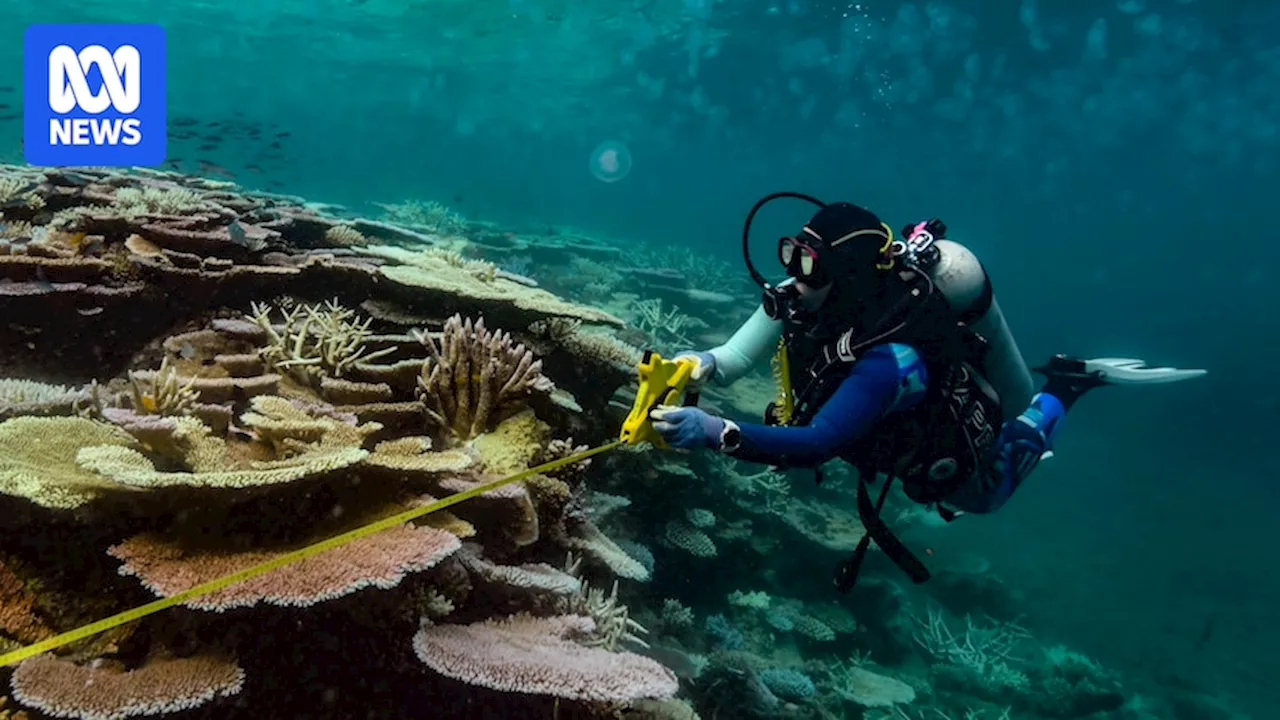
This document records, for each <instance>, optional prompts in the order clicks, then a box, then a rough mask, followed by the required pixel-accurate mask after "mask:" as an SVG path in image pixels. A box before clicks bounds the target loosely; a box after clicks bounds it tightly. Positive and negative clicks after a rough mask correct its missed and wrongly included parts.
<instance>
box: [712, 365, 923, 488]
mask: <svg viewBox="0 0 1280 720" xmlns="http://www.w3.org/2000/svg"><path fill="white" fill-rule="evenodd" d="M927 385H928V375H927V372H926V370H925V365H924V361H923V360H921V358H920V356H919V354H918V353H917V352H916V351H915V350H914V349H913V348H911V347H910V346H908V345H903V344H900V343H892V344H887V345H876V346H874V347H872V348H870V349H869V350H867V352H866V354H864V355H863V356H862V357H861V358H860V359H859V360H858V361H857V362H856V363H854V365H853V368H851V369H850V371H849V375H848V377H846V378H845V379H844V382H842V383H840V387H839V388H837V389H836V391H835V394H833V395H832V396H831V399H829V400H828V401H827V402H826V404H824V405H823V406H822V409H821V410H819V411H818V414H817V415H816V416H815V417H814V418H813V421H812V422H810V423H809V424H808V425H805V426H802V427H782V426H770V425H759V424H754V423H751V424H740V425H739V428H741V430H742V439H741V442H740V443H739V445H738V448H737V449H736V450H734V451H733V452H732V453H730V454H731V455H733V456H734V457H736V458H739V459H741V460H747V461H750V462H759V463H768V464H773V465H790V466H798V467H806V466H814V465H819V464H821V463H823V462H826V461H827V460H830V459H831V458H833V457H836V456H837V455H840V454H841V453H843V452H845V451H846V450H847V449H848V448H849V446H850V445H851V444H852V443H853V442H855V441H856V440H858V439H859V438H861V437H862V436H864V435H866V434H867V433H868V432H869V431H870V430H871V428H872V427H874V426H875V423H876V422H877V421H878V420H879V419H880V418H881V417H882V416H884V415H885V414H886V413H889V412H895V411H898V410H906V409H909V408H911V407H914V406H915V405H916V404H917V403H918V402H920V399H921V398H922V397H923V396H924V391H925V388H926V387H927Z"/></svg>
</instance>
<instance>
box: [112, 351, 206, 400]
mask: <svg viewBox="0 0 1280 720" xmlns="http://www.w3.org/2000/svg"><path fill="white" fill-rule="evenodd" d="M195 384H196V378H194V377H193V378H190V379H188V380H187V381H186V382H185V383H183V382H182V381H181V380H180V379H179V377H178V372H177V371H176V370H175V369H174V367H173V365H172V364H171V363H170V362H169V356H168V355H165V356H164V359H163V360H161V361H160V369H159V370H157V371H156V373H155V374H154V375H150V376H140V375H138V374H137V373H129V390H130V393H131V394H132V399H133V410H134V412H137V413H139V414H142V415H183V414H185V413H186V412H187V411H188V410H190V409H191V406H192V405H194V404H195V403H196V401H197V400H199V399H200V393H198V392H196V390H195Z"/></svg>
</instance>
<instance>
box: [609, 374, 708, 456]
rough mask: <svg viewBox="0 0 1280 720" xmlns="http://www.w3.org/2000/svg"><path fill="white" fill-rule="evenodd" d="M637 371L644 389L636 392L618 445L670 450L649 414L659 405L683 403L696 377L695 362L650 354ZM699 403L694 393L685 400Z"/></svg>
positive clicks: (692, 403)
mask: <svg viewBox="0 0 1280 720" xmlns="http://www.w3.org/2000/svg"><path fill="white" fill-rule="evenodd" d="M636 367H637V369H638V370H639V371H640V388H639V389H638V390H637V391H636V399H635V402H634V403H632V405H631V412H630V413H629V414H628V415H627V419H626V420H624V421H623V422H622V430H621V431H620V432H619V433H618V441H619V442H622V443H625V444H627V445H638V444H640V443H651V444H652V445H653V446H654V447H659V448H666V447H668V445H667V443H666V441H664V440H663V439H662V436H661V435H659V434H658V431H656V430H654V429H653V422H652V421H651V420H649V413H650V412H652V411H653V409H654V408H656V407H658V406H659V405H671V404H674V403H676V402H678V401H679V400H680V396H681V395H682V394H684V389H685V387H686V386H687V385H688V384H689V378H690V377H692V376H693V369H694V367H695V365H694V361H693V360H685V359H683V358H682V359H679V360H664V359H663V357H662V356H661V355H659V354H658V353H656V352H654V351H652V350H646V351H645V353H644V357H642V358H640V364H639V365H637V366H636ZM697 403H698V394H697V393H692V392H691V393H689V394H688V395H687V396H686V397H685V401H684V404H685V405H696V404H697Z"/></svg>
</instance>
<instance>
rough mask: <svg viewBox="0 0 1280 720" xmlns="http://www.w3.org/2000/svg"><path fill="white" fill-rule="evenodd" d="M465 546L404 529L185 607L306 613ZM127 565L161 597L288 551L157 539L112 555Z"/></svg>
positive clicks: (129, 543)
mask: <svg viewBox="0 0 1280 720" xmlns="http://www.w3.org/2000/svg"><path fill="white" fill-rule="evenodd" d="M460 547H462V543H461V541H459V540H458V538H457V536H455V535H453V534H452V533H448V532H445V531H444V530H437V529H435V528H432V527H426V526H424V527H414V526H412V525H402V526H400V527H395V528H390V529H387V530H383V531H381V532H377V533H374V534H373V535H368V536H366V537H363V538H360V539H358V540H353V541H351V542H349V543H347V544H346V545H341V546H339V547H336V548H332V549H329V550H326V551H325V552H323V553H320V554H319V555H313V556H311V557H308V558H304V559H302V560H298V561H297V562H293V563H290V564H288V565H286V566H284V567H282V568H279V569H277V570H273V571H271V572H269V573H266V574H263V575H259V576H257V577H253V578H249V579H248V580H242V581H240V582H238V583H236V584H234V585H231V586H230V587H227V588H224V589H222V590H219V591H217V592H213V593H210V594H208V595H205V596H202V597H198V598H193V599H191V600H188V601H187V602H185V603H183V604H184V605H186V606H187V607H191V608H196V609H198V610H212V611H215V612H222V611H224V610H229V609H231V608H237V607H249V606H252V605H256V604H257V603H259V602H265V603H269V604H272V605H284V606H293V607H307V606H310V605H315V604H317V603H321V602H324V601H326V600H332V599H335V598H339V597H342V596H344V595H349V594H351V593H353V592H356V591H357V590H360V589H362V588H366V587H371V586H372V587H378V588H383V589H388V588H393V587H395V586H396V585H398V584H400V581H401V580H403V579H404V576H405V575H406V574H408V573H410V572H417V571H421V570H426V569H428V568H431V567H433V566H435V565H436V564H437V563H439V562H440V561H441V560H443V559H444V558H446V557H448V556H449V555H452V554H453V553H454V552H455V551H456V550H458V549H459V548H460ZM107 552H108V553H109V554H110V555H111V556H113V557H115V558H117V559H119V560H122V561H123V562H124V564H123V565H122V566H121V567H120V574H122V575H136V576H137V577H138V578H139V579H140V580H142V584H143V585H145V586H146V587H147V588H148V589H149V590H151V591H152V592H154V593H155V594H157V595H159V596H160V597H169V596H171V595H175V594H177V593H179V592H182V591H184V590H187V589H188V588H191V587H194V586H196V585H198V584H200V583H204V582H208V581H210V580H213V579H215V578H219V577H223V576H224V575H229V574H231V573H234V572H237V571H239V570H243V569H245V568H247V567H250V566H253V565H257V564H259V563H262V562H266V561H268V560H271V559H273V558H275V557H278V556H279V555H282V554H283V553H284V551H275V552H272V551H248V552H226V551H193V552H188V551H186V550H184V549H183V548H182V547H180V546H178V545H176V544H173V543H170V542H167V541H165V540H163V539H161V538H159V537H157V536H155V535H152V534H144V535H137V536H134V537H131V538H129V539H128V540H125V541H124V542H122V543H120V544H119V545H115V546H113V547H111V548H110V549H109V550H108V551H107Z"/></svg>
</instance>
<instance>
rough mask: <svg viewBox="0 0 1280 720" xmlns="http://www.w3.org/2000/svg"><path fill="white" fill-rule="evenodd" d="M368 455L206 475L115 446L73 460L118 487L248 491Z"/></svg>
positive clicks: (309, 457) (308, 458) (313, 456)
mask: <svg viewBox="0 0 1280 720" xmlns="http://www.w3.org/2000/svg"><path fill="white" fill-rule="evenodd" d="M367 455H368V451H365V450H361V449H359V448H354V447H345V448H335V449H327V450H316V451H313V452H309V453H303V454H301V455H298V456H296V457H292V458H289V459H287V460H275V461H271V462H255V463H252V464H251V465H250V466H249V467H248V468H229V469H225V470H211V471H205V472H196V473H188V472H162V471H160V470H157V469H156V467H155V465H154V464H152V462H151V460H149V459H148V458H147V456H145V455H143V454H142V453H140V452H137V451H136V450H131V449H129V448H126V447H117V446H109V445H106V446H99V447H90V448H85V449H83V450H81V451H80V452H79V453H78V455H77V457H76V461H77V462H78V464H79V465H80V467H82V468H84V469H86V470H92V471H93V472H96V473H99V474H101V475H103V476H105V477H108V478H110V479H111V480H114V481H115V482H117V483H120V484H121V485H131V486H135V487H146V488H159V487H205V488H249V487H260V486H264V485H279V484H283V483H289V482H294V481H296V480H301V479H302V478H305V477H312V476H316V475H323V474H325V473H329V472H333V471H335V470H340V469H342V468H346V467H351V466H352V465H355V464H357V463H359V462H360V461H361V460H363V459H364V458H365V457H366V456H367Z"/></svg>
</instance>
